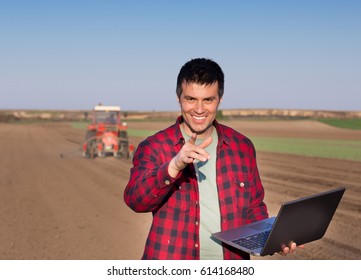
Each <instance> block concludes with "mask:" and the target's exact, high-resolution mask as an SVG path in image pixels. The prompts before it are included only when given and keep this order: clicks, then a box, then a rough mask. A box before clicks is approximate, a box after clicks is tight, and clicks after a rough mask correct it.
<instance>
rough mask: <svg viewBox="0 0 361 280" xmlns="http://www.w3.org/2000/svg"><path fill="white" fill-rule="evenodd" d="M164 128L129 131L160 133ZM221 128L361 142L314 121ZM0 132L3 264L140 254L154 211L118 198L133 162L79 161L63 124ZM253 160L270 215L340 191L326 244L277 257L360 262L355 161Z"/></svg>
mask: <svg viewBox="0 0 361 280" xmlns="http://www.w3.org/2000/svg"><path fill="white" fill-rule="evenodd" d="M169 124H170V123H161V122H154V123H130V124H129V126H130V127H132V128H135V129H142V128H144V129H148V130H149V129H155V130H157V129H161V128H164V127H166V126H168V125H169ZM226 124H228V125H231V126H232V127H234V128H235V129H237V130H238V131H240V132H243V133H244V134H246V135H247V136H249V137H250V138H251V139H252V136H280V137H300V138H302V137H306V138H307V137H308V138H320V139H345V140H347V139H359V140H360V139H361V131H352V130H345V129H337V128H333V127H329V126H326V125H323V124H320V123H317V122H312V121H300V122H282V121H279V122H246V121H243V122H232V123H230V122H229V123H226ZM0 134H1V138H0V147H1V157H0V166H1V168H0V210H1V211H0V221H1V228H0V259H3V260H6V259H8V260H22V259H42V260H46V259H53V260H60V259H65V260H67V259H72V260H73V259H84V260H98V259H99V260H109V259H123V260H129V259H139V258H140V257H141V255H142V251H143V247H144V242H145V238H146V235H147V232H148V228H149V225H150V221H151V214H149V213H146V214H137V213H134V212H132V211H131V210H130V209H129V208H128V207H127V206H126V205H125V204H124V202H123V190H124V187H125V185H126V183H127V180H128V176H129V169H130V167H131V162H130V160H119V159H115V158H111V157H108V158H105V159H102V158H96V159H94V160H90V159H84V158H82V157H81V153H80V144H81V143H82V141H83V139H84V134H85V132H84V131H83V130H80V129H75V128H72V127H71V126H70V125H69V124H67V123H47V124H44V123H42V124H40V123H38V124H27V125H21V124H5V123H0ZM131 140H132V141H133V142H134V143H135V144H137V143H139V141H140V140H141V139H139V138H132V139H131ZM61 153H62V154H63V157H62V158H61V157H60V156H59V155H60V154H61ZM258 164H259V169H260V173H261V177H262V180H263V184H264V187H265V190H266V202H267V204H268V207H269V212H270V215H275V214H276V213H277V211H278V208H279V205H280V204H281V202H282V201H285V200H290V199H295V198H298V197H300V196H304V195H309V194H313V193H316V192H320V191H325V190H328V189H331V188H334V187H338V186H341V185H344V186H346V187H347V191H346V193H345V195H344V197H343V199H342V201H341V204H340V206H339V208H338V210H337V212H336V214H335V216H334V218H333V221H332V223H331V225H330V227H329V228H328V231H327V232H326V235H325V236H324V238H323V239H321V240H318V241H315V242H312V243H309V244H307V245H306V247H305V249H303V250H298V252H296V253H295V254H292V255H288V256H287V257H284V259H361V238H360V234H361V230H360V222H361V183H360V182H361V162H356V161H348V160H334V159H322V158H313V157H302V156H293V155H285V154H276V153H266V152H261V151H259V152H258ZM267 258H271V259H278V258H283V257H280V256H278V255H274V256H272V257H267Z"/></svg>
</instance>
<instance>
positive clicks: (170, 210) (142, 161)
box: [124, 117, 268, 260]
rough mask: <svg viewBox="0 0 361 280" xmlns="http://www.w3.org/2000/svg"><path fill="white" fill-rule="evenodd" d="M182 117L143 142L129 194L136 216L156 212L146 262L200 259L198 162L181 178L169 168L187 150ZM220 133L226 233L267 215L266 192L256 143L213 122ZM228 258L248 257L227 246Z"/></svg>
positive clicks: (221, 196) (219, 170) (219, 173)
mask: <svg viewBox="0 0 361 280" xmlns="http://www.w3.org/2000/svg"><path fill="white" fill-rule="evenodd" d="M181 121H182V118H181V117H179V118H178V119H177V122H176V123H175V124H174V125H172V126H170V127H169V128H167V129H165V130H163V131H160V132H158V133H156V134H155V135H153V136H150V137H148V138H147V139H146V140H144V141H143V142H142V143H140V144H139V146H138V148H137V150H136V152H135V154H134V157H133V167H132V169H131V171H130V173H131V174H130V179H129V182H128V185H127V186H126V189H125V191H124V200H125V202H126V204H127V205H128V206H129V207H130V208H132V209H133V210H134V211H136V212H150V211H151V212H152V213H153V222H152V226H151V229H150V231H149V235H148V238H147V241H146V245H145V250H144V254H143V257H142V259H174V260H177V259H193V260H194V259H199V251H200V248H199V246H200V245H199V219H200V209H199V203H198V201H199V193H198V183H197V178H196V174H195V170H194V166H193V164H189V165H188V166H187V167H186V168H185V169H184V170H183V171H182V172H180V173H179V175H178V176H177V178H172V177H171V176H170V175H169V174H168V165H169V162H170V161H171V159H172V158H173V157H174V156H176V154H177V153H178V152H179V150H180V149H181V148H182V146H183V143H184V138H183V136H182V133H181V131H180V128H179V124H180V122H181ZM214 126H215V128H216V130H217V133H218V145H217V160H216V169H217V170H216V172H217V186H218V196H219V205H220V213H221V228H222V230H226V229H231V228H234V227H237V226H241V225H244V224H247V223H250V222H253V221H256V220H261V219H265V218H267V217H268V213H267V207H266V205H265V203H264V202H263V198H264V189H263V186H262V183H261V179H260V176H259V173H258V168H257V164H256V154H255V149H254V146H253V144H252V142H251V141H250V140H249V139H248V138H246V137H245V136H243V135H242V134H240V133H238V132H236V131H235V130H233V129H231V128H229V127H227V126H224V125H221V124H219V123H218V122H217V121H214ZM223 255H224V259H249V255H248V254H246V253H244V252H242V251H238V250H235V249H233V248H231V247H228V246H227V245H225V246H224V247H223Z"/></svg>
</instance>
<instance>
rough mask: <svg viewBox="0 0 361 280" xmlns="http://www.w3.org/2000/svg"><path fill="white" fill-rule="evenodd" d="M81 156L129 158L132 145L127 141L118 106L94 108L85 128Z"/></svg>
mask: <svg viewBox="0 0 361 280" xmlns="http://www.w3.org/2000/svg"><path fill="white" fill-rule="evenodd" d="M85 140H86V141H85V143H84V144H83V156H84V157H88V158H94V157H96V156H98V157H105V156H107V155H109V154H111V155H113V156H114V157H117V158H129V157H130V156H131V155H132V153H133V145H131V144H130V143H129V141H128V133H127V124H126V123H122V122H121V117H120V107H119V106H102V105H99V106H95V107H94V110H93V115H92V122H91V124H89V125H88V127H87V132H86V136H85Z"/></svg>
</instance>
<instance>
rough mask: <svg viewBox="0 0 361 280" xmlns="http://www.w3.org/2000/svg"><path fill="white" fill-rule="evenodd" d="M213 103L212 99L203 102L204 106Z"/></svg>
mask: <svg viewBox="0 0 361 280" xmlns="http://www.w3.org/2000/svg"><path fill="white" fill-rule="evenodd" d="M213 101H214V98H207V99H205V100H204V103H205V104H211V103H212V102H213Z"/></svg>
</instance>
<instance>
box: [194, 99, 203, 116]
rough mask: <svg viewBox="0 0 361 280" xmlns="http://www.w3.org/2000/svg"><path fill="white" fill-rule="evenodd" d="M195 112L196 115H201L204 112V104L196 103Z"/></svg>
mask: <svg viewBox="0 0 361 280" xmlns="http://www.w3.org/2000/svg"><path fill="white" fill-rule="evenodd" d="M195 111H196V112H197V113H203V112H204V104H203V101H198V102H197V104H196V108H195Z"/></svg>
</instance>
